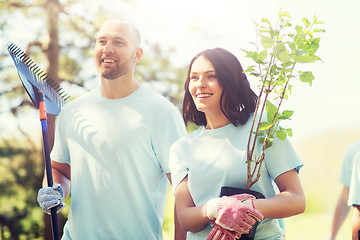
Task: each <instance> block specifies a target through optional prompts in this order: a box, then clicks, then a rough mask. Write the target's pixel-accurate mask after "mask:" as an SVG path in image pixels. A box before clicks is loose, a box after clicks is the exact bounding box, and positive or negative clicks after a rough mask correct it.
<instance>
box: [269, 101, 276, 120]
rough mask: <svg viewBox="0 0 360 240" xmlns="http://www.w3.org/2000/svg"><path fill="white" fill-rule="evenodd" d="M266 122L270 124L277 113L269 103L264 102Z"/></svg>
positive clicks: (274, 107)
mask: <svg viewBox="0 0 360 240" xmlns="http://www.w3.org/2000/svg"><path fill="white" fill-rule="evenodd" d="M266 112H267V120H268V122H270V123H272V122H273V120H274V117H275V114H276V112H277V107H276V106H275V105H274V104H272V103H271V102H270V101H266Z"/></svg>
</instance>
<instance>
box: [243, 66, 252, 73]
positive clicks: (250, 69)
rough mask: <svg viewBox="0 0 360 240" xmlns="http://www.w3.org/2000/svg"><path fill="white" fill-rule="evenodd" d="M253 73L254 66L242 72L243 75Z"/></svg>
mask: <svg viewBox="0 0 360 240" xmlns="http://www.w3.org/2000/svg"><path fill="white" fill-rule="evenodd" d="M253 71H255V67H254V66H249V67H248V68H247V69H246V70H245V71H243V73H247V72H253Z"/></svg>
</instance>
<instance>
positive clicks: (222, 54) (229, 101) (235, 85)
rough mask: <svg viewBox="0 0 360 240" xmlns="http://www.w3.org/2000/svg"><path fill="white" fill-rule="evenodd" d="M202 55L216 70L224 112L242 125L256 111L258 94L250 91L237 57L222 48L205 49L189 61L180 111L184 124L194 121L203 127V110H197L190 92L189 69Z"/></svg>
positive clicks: (234, 121)
mask: <svg viewBox="0 0 360 240" xmlns="http://www.w3.org/2000/svg"><path fill="white" fill-rule="evenodd" d="M200 56H203V57H205V58H206V59H207V60H209V61H210V62H211V64H212V65H213V66H214V68H215V73H216V76H217V80H218V82H219V84H220V86H221V87H222V88H223V92H222V94H221V98H220V108H221V111H222V112H223V113H224V115H225V116H226V117H227V118H228V119H229V120H230V122H231V123H232V124H234V125H235V126H238V125H243V124H245V123H246V122H247V120H248V119H249V116H250V114H251V113H253V112H254V111H255V107H256V101H257V99H258V97H257V95H256V94H255V93H254V92H253V91H252V90H251V88H250V83H249V81H248V80H247V77H246V75H245V74H244V73H243V68H242V66H241V64H240V62H239V60H238V59H237V58H236V57H235V56H234V55H233V54H232V53H230V52H229V51H227V50H225V49H222V48H214V49H207V50H205V51H202V52H200V53H199V54H197V55H196V56H195V57H194V58H193V59H192V60H191V62H190V65H189V70H188V73H187V77H186V81H185V95H184V101H183V109H182V114H183V118H184V121H185V124H186V125H187V124H188V122H193V123H195V124H196V125H198V126H206V124H207V122H206V118H205V114H204V113H203V112H200V111H198V110H197V109H196V106H195V103H194V101H193V99H192V97H191V95H190V91H189V82H190V71H191V68H192V65H193V63H194V61H195V60H196V59H198V58H199V57H200Z"/></svg>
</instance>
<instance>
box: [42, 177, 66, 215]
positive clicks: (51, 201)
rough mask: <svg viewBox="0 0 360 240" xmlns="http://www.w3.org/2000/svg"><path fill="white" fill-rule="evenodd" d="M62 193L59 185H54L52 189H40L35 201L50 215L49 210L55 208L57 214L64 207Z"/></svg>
mask: <svg viewBox="0 0 360 240" xmlns="http://www.w3.org/2000/svg"><path fill="white" fill-rule="evenodd" d="M63 199H64V192H63V189H62V187H61V185H60V184H58V183H55V184H54V185H53V186H52V187H45V188H40V189H39V192H38V196H37V201H38V203H39V205H40V207H41V209H42V210H43V211H44V212H45V213H47V214H50V209H51V208H53V207H56V212H57V213H59V211H60V210H61V209H63V208H64V207H65V205H66V204H65V203H64V202H63V201H64V200H63Z"/></svg>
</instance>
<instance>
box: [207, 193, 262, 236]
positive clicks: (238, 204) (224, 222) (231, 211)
mask: <svg viewBox="0 0 360 240" xmlns="http://www.w3.org/2000/svg"><path fill="white" fill-rule="evenodd" d="M253 199H255V197H254V196H252V195H250V194H237V195H233V196H229V197H228V196H224V197H221V198H213V199H210V200H209V201H208V202H207V205H206V216H207V217H208V218H209V219H210V220H215V223H216V224H218V225H219V226H221V227H223V228H225V229H227V230H230V231H235V232H237V233H240V234H243V233H249V231H250V229H251V228H252V226H253V225H254V224H255V222H256V221H261V220H262V219H263V218H264V216H263V215H262V214H261V213H260V211H259V210H257V209H255V208H254V207H253V206H251V205H250V206H249V204H244V202H245V201H247V200H251V201H252V200H253Z"/></svg>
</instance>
